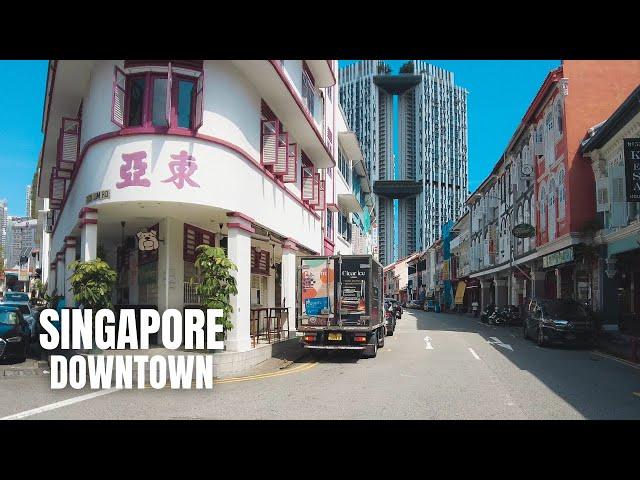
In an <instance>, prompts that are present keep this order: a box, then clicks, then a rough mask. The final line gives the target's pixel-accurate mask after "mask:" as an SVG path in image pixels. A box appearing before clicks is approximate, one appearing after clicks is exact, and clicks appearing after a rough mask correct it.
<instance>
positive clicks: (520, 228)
mask: <svg viewBox="0 0 640 480" xmlns="http://www.w3.org/2000/svg"><path fill="white" fill-rule="evenodd" d="M535 234H536V227H534V226H533V225H531V224H529V223H521V224H519V225H516V226H515V227H513V236H514V237H517V238H531V237H533V236H534V235H535Z"/></svg>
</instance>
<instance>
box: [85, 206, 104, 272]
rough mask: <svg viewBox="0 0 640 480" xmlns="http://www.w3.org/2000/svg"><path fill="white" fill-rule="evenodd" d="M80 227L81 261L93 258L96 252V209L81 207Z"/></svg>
mask: <svg viewBox="0 0 640 480" xmlns="http://www.w3.org/2000/svg"><path fill="white" fill-rule="evenodd" d="M80 228H81V235H80V259H81V260H82V261H83V262H89V261H91V260H95V259H96V257H97V252H98V210H96V209H95V208H88V207H85V208H83V209H82V210H81V211H80ZM101 260H104V258H102V259H101Z"/></svg>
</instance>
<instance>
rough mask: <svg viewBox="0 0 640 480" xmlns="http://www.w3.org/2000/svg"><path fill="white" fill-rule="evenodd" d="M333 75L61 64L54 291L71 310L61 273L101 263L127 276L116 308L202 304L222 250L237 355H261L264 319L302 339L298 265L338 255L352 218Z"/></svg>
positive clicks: (55, 83) (47, 164) (50, 137)
mask: <svg viewBox="0 0 640 480" xmlns="http://www.w3.org/2000/svg"><path fill="white" fill-rule="evenodd" d="M336 71H337V61H335V60H307V61H303V60H255V61H228V60H227V61H213V60H204V61H203V60H190V61H157V62H150V61H137V60H126V61H123V60H116V61H106V60H105V61H102V60H101V61H51V62H50V71H49V78H48V81H47V94H46V97H45V98H46V100H45V105H44V115H43V132H44V134H45V139H44V145H43V152H42V158H41V163H40V182H39V186H38V195H39V197H41V198H43V199H47V200H48V205H49V208H50V210H49V212H48V213H47V218H48V220H47V227H46V228H45V232H44V236H45V237H46V242H44V241H43V245H44V244H47V245H49V249H48V252H45V256H46V255H48V258H46V259H45V258H43V265H48V269H47V268H45V269H44V270H45V274H44V276H45V277H46V278H45V280H46V281H47V286H48V290H49V293H53V292H55V293H57V294H59V295H65V296H66V299H67V305H68V306H70V305H72V304H73V298H72V295H71V292H70V291H69V280H68V276H69V272H68V271H67V269H66V265H68V264H69V263H70V261H73V260H75V259H82V260H92V259H94V258H96V257H100V258H103V259H104V260H106V261H107V262H108V263H109V264H110V265H111V266H112V267H113V268H114V269H116V270H117V272H118V285H117V291H116V292H115V293H114V299H113V301H114V304H115V305H116V306H126V305H137V306H150V307H155V308H158V309H159V310H164V309H167V308H177V309H182V308H184V307H187V306H195V305H198V304H199V299H198V298H197V295H196V294H195V288H194V286H193V285H192V284H191V283H190V280H191V278H192V277H194V275H195V268H194V260H195V256H196V252H195V248H196V247H197V246H198V245H201V244H208V245H216V246H220V247H222V248H224V249H225V250H226V251H227V255H228V256H229V258H230V259H231V260H232V261H233V262H234V263H235V264H236V265H237V266H238V271H237V274H236V280H237V282H238V291H239V293H238V295H237V296H235V297H233V298H232V304H233V307H234V313H233V317H232V318H231V321H232V323H233V324H234V328H233V329H232V330H231V331H230V332H229V333H228V339H227V342H226V344H227V349H228V350H232V351H245V350H249V349H251V348H252V347H253V346H255V345H256V344H257V343H258V341H259V338H257V337H259V335H258V334H259V332H258V330H259V325H258V324H255V325H254V322H253V321H252V320H251V318H252V315H253V313H254V311H255V310H256V309H258V308H265V309H266V308H270V307H288V312H285V316H286V317H287V318H286V321H288V326H287V328H288V329H289V330H294V329H295V292H296V286H295V273H296V258H297V256H298V255H301V254H325V253H326V254H329V253H332V251H333V249H334V248H333V245H334V244H335V238H334V231H335V228H334V226H335V225H336V222H337V220H338V219H337V216H338V215H339V214H341V212H342V211H343V210H346V209H347V207H345V208H344V209H343V210H341V207H340V205H341V204H344V205H347V206H348V205H352V202H348V201H347V202H345V201H343V202H339V201H338V199H337V196H338V193H336V192H337V190H338V189H339V188H341V186H338V187H336V182H335V176H336V171H337V169H335V168H334V166H336V165H337V158H338V151H339V150H340V151H341V152H342V153H341V155H344V156H345V158H346V160H345V161H347V162H348V163H349V168H352V163H353V161H354V158H351V157H349V155H351V156H353V155H357V152H358V151H359V147H358V149H356V150H354V149H353V148H347V149H343V148H342V147H340V140H339V139H340V138H342V137H343V136H344V134H345V133H348V131H347V129H346V126H345V123H344V120H343V119H341V113H340V109H339V106H338V104H337V82H336V74H335V72H336ZM354 152H355V153H354ZM356 160H357V159H356ZM342 188H343V189H344V190H346V191H345V192H342V191H341V192H340V194H345V193H349V194H351V193H352V192H351V188H352V187H351V186H343V187H342ZM341 198H342V197H341ZM328 206H336V207H335V208H328ZM352 207H353V205H352ZM347 214H350V212H347ZM348 218H349V220H350V221H351V218H350V217H348ZM348 247H349V248H351V245H348ZM345 248H346V247H345ZM45 262H46V263H45Z"/></svg>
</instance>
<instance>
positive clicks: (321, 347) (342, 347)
mask: <svg viewBox="0 0 640 480" xmlns="http://www.w3.org/2000/svg"><path fill="white" fill-rule="evenodd" d="M304 348H309V349H313V350H364V349H365V348H366V347H365V346H362V347H359V346H353V345H304Z"/></svg>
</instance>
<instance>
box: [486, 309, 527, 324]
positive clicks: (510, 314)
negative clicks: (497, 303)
mask: <svg viewBox="0 0 640 480" xmlns="http://www.w3.org/2000/svg"><path fill="white" fill-rule="evenodd" d="M489 324H491V325H518V324H520V311H519V309H518V307H517V306H515V305H509V306H506V307H499V308H496V310H495V311H494V312H493V313H492V314H491V315H490V316H489Z"/></svg>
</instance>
